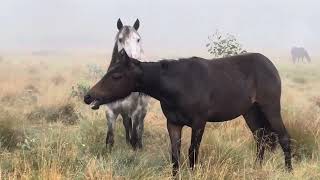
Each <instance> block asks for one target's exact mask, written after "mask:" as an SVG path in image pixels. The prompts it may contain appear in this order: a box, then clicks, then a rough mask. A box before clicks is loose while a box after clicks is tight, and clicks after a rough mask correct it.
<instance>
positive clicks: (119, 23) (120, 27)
mask: <svg viewBox="0 0 320 180" xmlns="http://www.w3.org/2000/svg"><path fill="white" fill-rule="evenodd" d="M122 27H123V24H122V22H121V19H120V18H119V19H118V22H117V28H118V30H120V29H122Z"/></svg>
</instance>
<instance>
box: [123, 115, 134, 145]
mask: <svg viewBox="0 0 320 180" xmlns="http://www.w3.org/2000/svg"><path fill="white" fill-rule="evenodd" d="M121 116H122V122H123V126H124V128H125V131H126V142H127V143H128V144H129V143H130V139H131V138H130V135H131V132H132V120H131V117H129V116H128V115H127V114H124V113H123V114H121Z"/></svg>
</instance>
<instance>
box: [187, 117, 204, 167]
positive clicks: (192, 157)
mask: <svg viewBox="0 0 320 180" xmlns="http://www.w3.org/2000/svg"><path fill="white" fill-rule="evenodd" d="M205 125H206V121H204V120H202V119H197V120H194V122H193V124H192V135H191V145H190V148H189V163H190V164H189V165H190V168H191V169H193V168H194V166H195V164H196V163H197V161H198V153H199V147H200V143H201V139H202V135H203V132H204V129H205Z"/></svg>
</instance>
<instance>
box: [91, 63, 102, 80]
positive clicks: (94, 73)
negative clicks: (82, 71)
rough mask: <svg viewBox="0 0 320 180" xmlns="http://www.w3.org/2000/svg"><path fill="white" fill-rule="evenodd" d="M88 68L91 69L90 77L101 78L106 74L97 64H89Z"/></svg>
mask: <svg viewBox="0 0 320 180" xmlns="http://www.w3.org/2000/svg"><path fill="white" fill-rule="evenodd" d="M87 68H88V71H89V76H90V78H93V79H97V78H101V77H102V76H103V75H104V74H105V71H104V70H103V69H102V68H101V67H100V66H98V65H96V64H88V65H87Z"/></svg>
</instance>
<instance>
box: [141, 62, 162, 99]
mask: <svg viewBox="0 0 320 180" xmlns="http://www.w3.org/2000/svg"><path fill="white" fill-rule="evenodd" d="M140 67H141V70H142V72H143V73H142V75H141V77H140V80H139V85H138V88H137V91H138V92H142V93H145V94H148V95H149V96H151V97H153V98H155V99H158V100H160V99H161V97H160V91H161V87H160V68H161V67H160V63H156V62H142V63H140Z"/></svg>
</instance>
